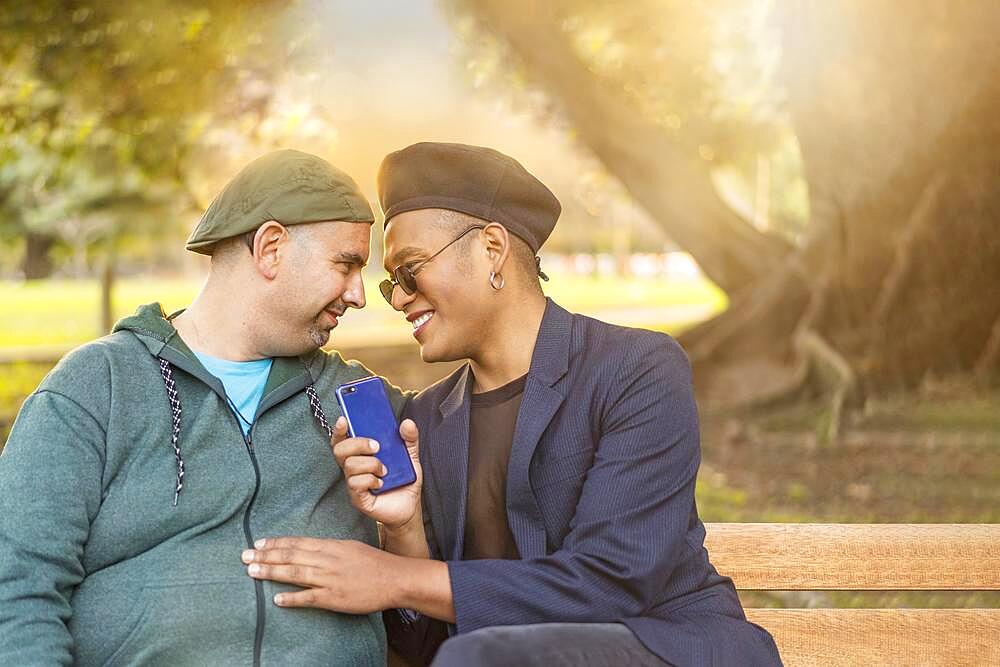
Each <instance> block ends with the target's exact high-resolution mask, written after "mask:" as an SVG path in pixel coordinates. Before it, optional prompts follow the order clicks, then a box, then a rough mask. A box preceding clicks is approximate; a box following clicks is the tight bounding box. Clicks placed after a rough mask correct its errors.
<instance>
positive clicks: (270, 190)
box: [184, 150, 375, 255]
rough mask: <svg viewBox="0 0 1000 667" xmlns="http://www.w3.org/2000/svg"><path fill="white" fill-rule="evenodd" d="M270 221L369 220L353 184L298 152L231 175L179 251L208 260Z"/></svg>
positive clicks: (260, 160)
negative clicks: (224, 244)
mask: <svg viewBox="0 0 1000 667" xmlns="http://www.w3.org/2000/svg"><path fill="white" fill-rule="evenodd" d="M270 220H274V221H276V222H279V223H281V224H282V225H285V226H288V225H298V224H303V223H308V222H325V221H330V220H334V221H339V222H369V223H370V222H374V221H375V215H374V214H373V213H372V209H371V206H370V205H369V204H368V200H367V199H365V196H364V195H363V194H361V191H360V190H359V189H358V185H357V183H355V182H354V179H352V178H351V177H350V176H348V175H347V174H345V173H344V172H342V171H340V170H339V169H337V168H336V167H334V166H333V165H332V164H330V163H329V162H327V161H326V160H324V159H322V158H319V157H316V156H315V155H310V154H309V153H303V152H301V151H293V150H280V151H274V152H273V153H268V154H267V155H264V156H262V157H259V158H257V159H256V160H254V161H253V162H251V163H250V164H248V165H247V166H246V167H244V168H243V170H242V171H240V173H238V174H236V176H235V177H234V178H233V180H231V181H230V182H229V184H228V185H227V186H226V187H225V188H223V190H222V192H221V193H219V196H218V197H216V198H215V201H213V202H212V204H211V205H210V206H209V207H208V210H207V211H205V215H203V216H202V217H201V220H200V221H198V225H197V226H196V227H195V228H194V231H193V232H191V236H190V238H188V240H187V243H186V244H185V246H184V247H185V248H187V249H188V250H190V251H192V252H198V253H201V254H203V255H211V254H212V246H214V245H215V244H216V243H218V242H219V241H222V240H223V239H228V238H232V237H234V236H239V235H241V234H245V233H247V232H250V231H253V230H255V229H257V228H258V227H260V226H261V225H262V224H264V223H265V222H268V221H270Z"/></svg>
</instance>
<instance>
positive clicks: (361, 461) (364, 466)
mask: <svg viewBox="0 0 1000 667" xmlns="http://www.w3.org/2000/svg"><path fill="white" fill-rule="evenodd" d="M387 472H388V470H386V467H385V466H384V465H383V464H382V462H381V461H379V460H378V459H377V458H375V457H374V456H352V457H350V458H349V459H347V460H346V461H344V474H345V475H346V476H347V478H348V479H350V478H351V477H352V476H353V475H365V474H369V475H376V476H378V477H385V474H386V473H387Z"/></svg>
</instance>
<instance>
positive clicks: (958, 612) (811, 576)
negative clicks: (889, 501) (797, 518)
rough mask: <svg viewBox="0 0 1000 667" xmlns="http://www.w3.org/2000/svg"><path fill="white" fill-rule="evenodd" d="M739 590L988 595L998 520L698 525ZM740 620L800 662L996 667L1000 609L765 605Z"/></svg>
mask: <svg viewBox="0 0 1000 667" xmlns="http://www.w3.org/2000/svg"><path fill="white" fill-rule="evenodd" d="M706 528H707V531H708V537H707V539H706V544H705V546H706V547H707V549H708V552H709V556H710V558H711V560H712V563H713V564H714V565H715V567H716V568H717V569H718V570H719V572H720V573H722V574H725V575H727V576H729V577H732V579H733V582H734V583H735V584H736V587H737V589H739V590H741V591H751V590H753V591H824V590H850V591H997V590H1000V524H766V523H746V524H739V523H715V524H708V525H707V527H706ZM746 613H747V617H748V618H749V619H750V620H751V621H753V622H754V623H757V624H758V625H761V626H763V627H765V628H767V629H768V630H769V631H770V632H771V634H772V635H773V636H774V638H775V641H776V642H777V644H778V649H779V650H780V652H781V657H782V660H783V661H784V663H785V665H787V666H788V667H798V666H799V665H823V666H829V665H845V666H846V665H850V666H852V667H854V666H855V665H864V666H866V667H867V666H873V665H893V666H894V667H895V666H897V665H904V666H910V665H949V666H957V665H970V666H971V665H974V666H976V667H980V666H984V665H1000V609H819V608H812V609H765V608H748V609H747V610H746Z"/></svg>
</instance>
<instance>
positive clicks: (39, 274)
mask: <svg viewBox="0 0 1000 667" xmlns="http://www.w3.org/2000/svg"><path fill="white" fill-rule="evenodd" d="M55 242H56V240H55V237H53V236H49V235H48V234H39V233H37V232H27V233H26V234H25V248H24V261H23V263H22V265H21V266H22V270H23V272H24V279H25V280H44V279H45V278H48V277H49V276H51V275H52V270H53V266H52V259H51V258H50V257H49V251H50V250H51V249H52V246H53V245H55Z"/></svg>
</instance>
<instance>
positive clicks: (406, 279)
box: [392, 266, 417, 294]
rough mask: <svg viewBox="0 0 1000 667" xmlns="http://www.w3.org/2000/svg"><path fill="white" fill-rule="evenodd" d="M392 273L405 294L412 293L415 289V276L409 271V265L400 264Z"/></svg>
mask: <svg viewBox="0 0 1000 667" xmlns="http://www.w3.org/2000/svg"><path fill="white" fill-rule="evenodd" d="M392 275H393V276H395V278H396V282H397V283H399V286H400V287H402V288H403V291H404V292H406V293H407V294H413V293H414V292H416V291H417V278H416V276H414V275H413V272H412V271H410V267H408V266H401V267H399V268H397V269H396V270H395V271H393V272H392Z"/></svg>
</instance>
